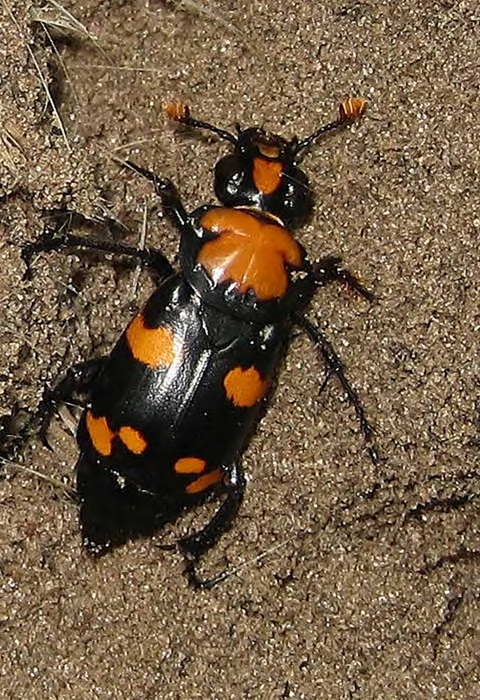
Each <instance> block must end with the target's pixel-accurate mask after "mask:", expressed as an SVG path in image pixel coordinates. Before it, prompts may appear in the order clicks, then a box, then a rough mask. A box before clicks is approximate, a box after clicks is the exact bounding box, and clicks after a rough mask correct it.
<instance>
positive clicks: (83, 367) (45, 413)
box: [36, 357, 107, 448]
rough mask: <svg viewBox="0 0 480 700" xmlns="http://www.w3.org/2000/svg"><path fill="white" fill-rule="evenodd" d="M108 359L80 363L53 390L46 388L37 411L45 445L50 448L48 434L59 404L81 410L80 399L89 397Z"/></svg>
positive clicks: (41, 435) (82, 405)
mask: <svg viewBox="0 0 480 700" xmlns="http://www.w3.org/2000/svg"><path fill="white" fill-rule="evenodd" d="M106 361H107V358H106V357H99V358H94V359H92V360H87V361H86V362H79V363H78V364H75V365H73V366H72V367H70V368H69V369H68V371H67V373H66V375H65V376H64V377H63V379H62V380H61V381H60V382H59V383H58V384H57V385H56V386H55V387H53V389H50V388H46V389H45V390H44V393H43V398H42V400H41V402H40V405H39V407H38V410H37V418H36V420H37V422H38V424H39V436H40V438H41V440H42V442H43V444H44V445H45V446H46V447H48V448H50V445H49V443H48V438H47V432H48V428H49V425H50V422H51V420H52V416H53V414H54V412H55V407H56V405H57V404H59V403H70V404H73V405H75V406H79V407H81V408H83V407H84V401H81V400H80V397H82V396H84V397H88V394H89V392H90V388H91V387H92V385H93V383H94V382H95V380H96V379H97V377H98V375H99V374H100V372H101V371H102V369H103V367H104V366H105V362H106Z"/></svg>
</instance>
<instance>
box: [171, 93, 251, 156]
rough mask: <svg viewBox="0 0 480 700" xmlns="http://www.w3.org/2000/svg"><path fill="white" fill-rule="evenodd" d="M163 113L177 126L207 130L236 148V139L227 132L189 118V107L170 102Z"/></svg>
mask: <svg viewBox="0 0 480 700" xmlns="http://www.w3.org/2000/svg"><path fill="white" fill-rule="evenodd" d="M163 111H164V112H165V114H166V115H167V117H168V118H169V119H173V121H175V122H179V124H185V126H192V127H194V128H195V129H207V131H213V133H214V134H217V136H220V138H221V139H224V140H225V141H229V142H230V143H231V144H233V145H234V146H236V145H237V143H238V139H237V137H236V136H234V135H233V134H231V133H230V132H229V131H225V129H219V128H218V126H213V124H208V123H207V122H201V121H198V119H193V117H191V116H190V107H189V106H188V105H184V104H182V103H181V102H171V103H170V104H167V105H165V107H164V108H163Z"/></svg>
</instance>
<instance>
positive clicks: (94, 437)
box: [86, 411, 115, 457]
mask: <svg viewBox="0 0 480 700" xmlns="http://www.w3.org/2000/svg"><path fill="white" fill-rule="evenodd" d="M86 424H87V431H88V434H89V435H90V439H91V441H92V443H93V446H94V448H95V449H96V451H97V452H98V453H99V454H101V455H102V456H103V457H109V456H110V455H111V454H112V441H113V438H114V437H115V433H114V432H113V430H110V427H109V425H108V422H107V419H106V418H105V417H104V416H101V417H99V418H96V417H95V416H94V415H93V413H91V411H87V417H86Z"/></svg>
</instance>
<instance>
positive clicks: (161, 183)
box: [124, 160, 197, 240]
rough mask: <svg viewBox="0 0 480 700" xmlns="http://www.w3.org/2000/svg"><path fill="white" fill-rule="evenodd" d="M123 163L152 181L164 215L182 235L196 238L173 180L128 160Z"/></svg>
mask: <svg viewBox="0 0 480 700" xmlns="http://www.w3.org/2000/svg"><path fill="white" fill-rule="evenodd" d="M124 165H125V166H126V167H127V168H130V169H131V170H134V171H135V172H136V173H138V174H139V175H142V177H144V178H146V179H147V180H149V181H150V182H152V183H153V186H154V188H155V192H156V194H157V196H158V197H159V199H160V201H161V202H162V207H163V211H164V212H165V215H166V216H167V217H168V218H169V219H170V221H172V223H173V224H174V225H175V226H176V228H177V229H178V230H179V231H180V233H181V234H182V235H183V236H185V237H186V238H187V239H192V240H196V239H197V233H196V231H195V229H194V227H193V225H192V220H191V218H190V216H189V215H188V213H187V211H186V209H185V207H184V206H183V203H182V200H181V199H180V195H179V194H178V190H177V188H176V187H175V185H174V184H173V182H172V181H171V180H169V179H168V178H165V177H159V176H158V175H156V174H155V173H154V172H152V171H151V170H147V169H146V168H142V167H141V166H140V165H137V164H136V163H132V161H130V160H126V161H125V162H124Z"/></svg>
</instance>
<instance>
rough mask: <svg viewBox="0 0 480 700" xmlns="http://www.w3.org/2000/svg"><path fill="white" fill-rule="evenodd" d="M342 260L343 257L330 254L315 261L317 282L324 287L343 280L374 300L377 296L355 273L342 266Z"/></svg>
mask: <svg viewBox="0 0 480 700" xmlns="http://www.w3.org/2000/svg"><path fill="white" fill-rule="evenodd" d="M341 262H342V259H341V258H339V257H334V256H328V257H326V258H322V259H321V260H317V262H315V263H313V265H312V271H313V277H314V279H315V282H316V283H317V284H318V285H320V286H322V287H323V286H325V285H326V284H328V283H329V282H341V283H343V284H346V285H347V286H348V287H349V289H352V290H353V291H355V292H357V293H358V294H361V295H362V296H363V297H365V299H368V301H373V300H374V298H375V297H374V295H373V294H372V292H370V291H369V290H368V289H366V288H365V287H364V286H363V284H362V283H361V282H360V280H359V279H358V278H357V277H355V275H353V274H352V273H351V272H349V271H348V270H346V269H345V268H343V267H341V266H340V263H341Z"/></svg>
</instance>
